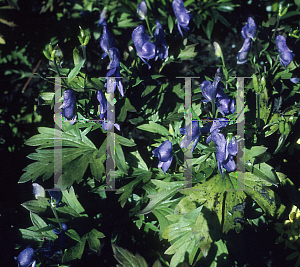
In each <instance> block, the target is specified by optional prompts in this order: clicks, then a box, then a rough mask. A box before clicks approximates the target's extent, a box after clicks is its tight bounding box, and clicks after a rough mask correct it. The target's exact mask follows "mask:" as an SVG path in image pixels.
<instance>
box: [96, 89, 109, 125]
mask: <svg viewBox="0 0 300 267" xmlns="http://www.w3.org/2000/svg"><path fill="white" fill-rule="evenodd" d="M97 100H98V101H99V104H100V108H99V112H100V119H103V117H104V114H105V112H106V111H107V100H106V97H105V94H104V93H103V92H102V91H100V90H98V91H97Z"/></svg>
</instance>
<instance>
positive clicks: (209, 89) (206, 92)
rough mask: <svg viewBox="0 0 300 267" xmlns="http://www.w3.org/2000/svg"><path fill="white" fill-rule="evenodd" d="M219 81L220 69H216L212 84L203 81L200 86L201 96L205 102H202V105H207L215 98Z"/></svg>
mask: <svg viewBox="0 0 300 267" xmlns="http://www.w3.org/2000/svg"><path fill="white" fill-rule="evenodd" d="M220 81H221V69H220V68H218V69H217V72H216V77H215V79H214V81H213V83H211V82H210V81H204V82H203V83H202V84H201V92H202V95H203V96H204V97H205V98H206V100H202V102H203V103H207V102H209V101H211V100H214V99H215V98H216V93H217V88H218V85H219V82H220Z"/></svg>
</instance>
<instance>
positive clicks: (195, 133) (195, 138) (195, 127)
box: [179, 121, 201, 155]
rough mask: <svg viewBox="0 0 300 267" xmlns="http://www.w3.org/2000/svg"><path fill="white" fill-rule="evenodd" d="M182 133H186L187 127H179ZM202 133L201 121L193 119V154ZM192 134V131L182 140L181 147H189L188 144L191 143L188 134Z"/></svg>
mask: <svg viewBox="0 0 300 267" xmlns="http://www.w3.org/2000/svg"><path fill="white" fill-rule="evenodd" d="M179 131H180V133H181V134H185V127H184V128H180V129H179ZM200 134H201V130H200V127H199V122H198V121H192V136H191V141H193V144H192V147H191V152H192V153H191V154H192V155H193V152H194V149H195V147H196V145H197V143H198V141H199V137H200ZM189 135H190V133H187V134H186V135H185V136H184V138H183V139H182V141H181V144H180V147H181V148H183V147H188V145H189V144H190V141H189V140H188V136H189Z"/></svg>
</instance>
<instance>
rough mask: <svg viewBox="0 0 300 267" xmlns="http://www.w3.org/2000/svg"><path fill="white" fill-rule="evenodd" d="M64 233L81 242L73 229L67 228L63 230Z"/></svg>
mask: <svg viewBox="0 0 300 267" xmlns="http://www.w3.org/2000/svg"><path fill="white" fill-rule="evenodd" d="M65 234H66V235H67V236H68V237H70V238H72V239H74V240H75V241H77V242H80V243H81V238H80V236H79V235H78V234H77V232H76V231H75V230H74V229H68V230H67V231H66V232H65Z"/></svg>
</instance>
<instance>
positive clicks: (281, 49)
mask: <svg viewBox="0 0 300 267" xmlns="http://www.w3.org/2000/svg"><path fill="white" fill-rule="evenodd" d="M275 43H276V46H277V50H278V53H279V62H280V64H281V66H282V67H284V68H285V69H286V67H287V66H288V65H290V63H291V62H292V60H293V57H294V56H295V54H294V53H292V50H290V49H289V48H288V47H287V45H286V39H285V37H284V36H282V35H278V36H277V37H276V39H275Z"/></svg>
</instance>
